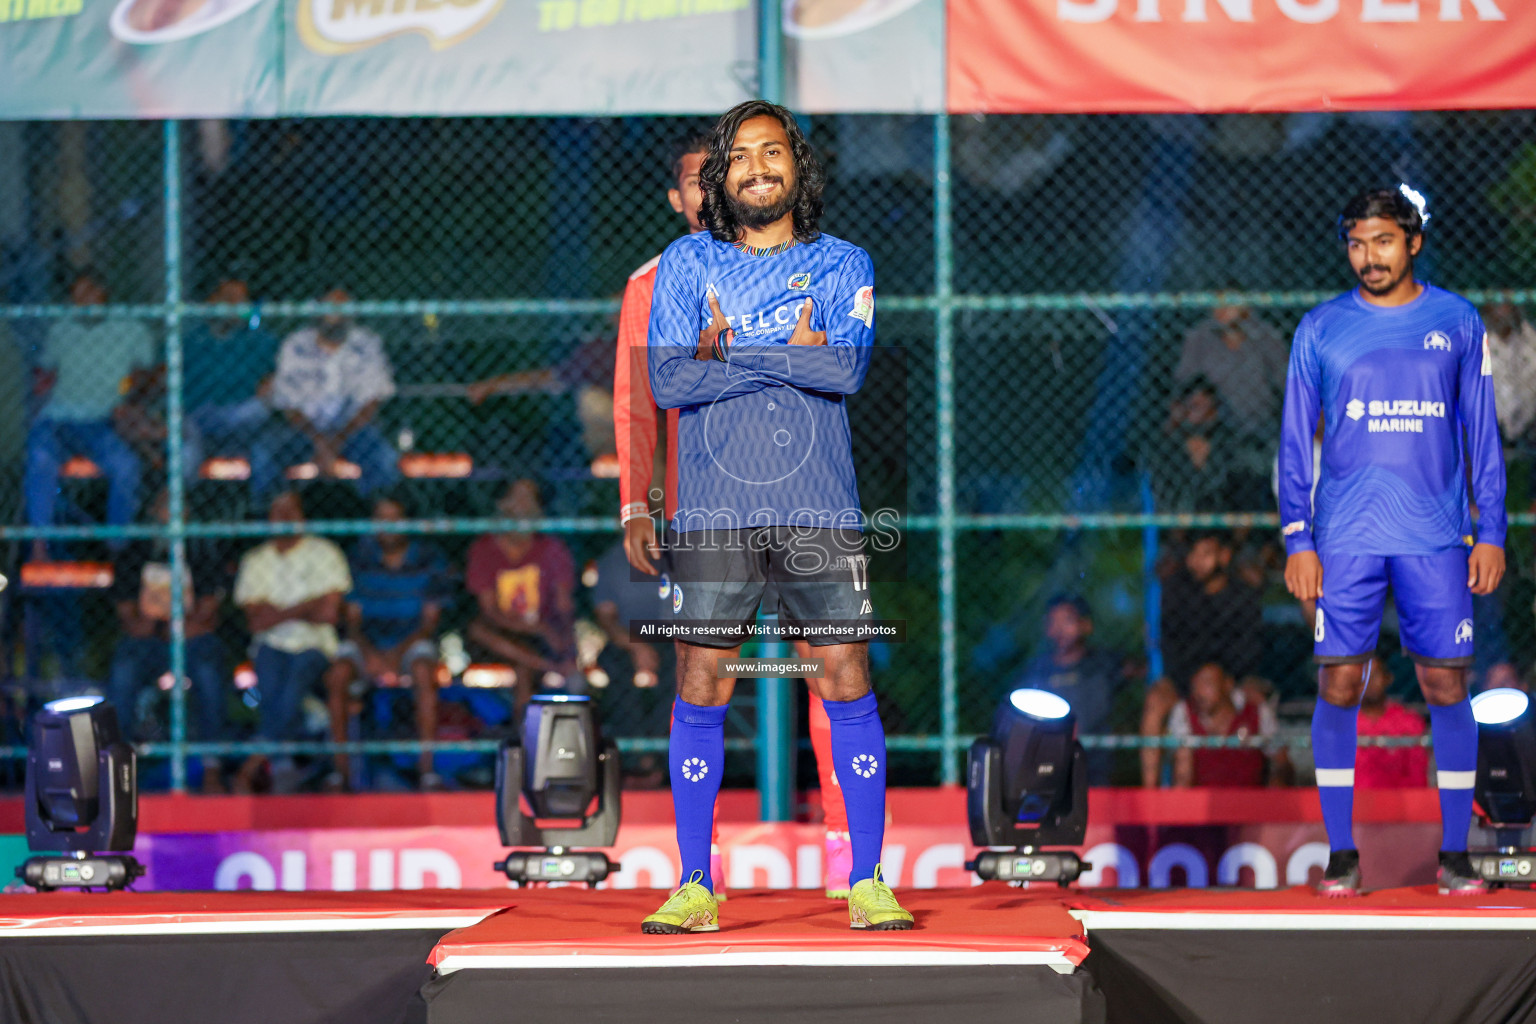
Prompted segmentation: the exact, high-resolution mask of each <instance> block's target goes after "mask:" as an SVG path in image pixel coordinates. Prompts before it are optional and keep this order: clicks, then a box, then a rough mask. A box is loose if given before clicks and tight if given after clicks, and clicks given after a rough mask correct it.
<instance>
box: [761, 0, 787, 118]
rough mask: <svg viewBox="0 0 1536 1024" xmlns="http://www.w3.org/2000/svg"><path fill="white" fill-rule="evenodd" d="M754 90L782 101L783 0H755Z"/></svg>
mask: <svg viewBox="0 0 1536 1024" xmlns="http://www.w3.org/2000/svg"><path fill="white" fill-rule="evenodd" d="M757 93H758V95H759V96H761V97H762V98H763V99H765V100H767V101H768V102H769V103H783V102H784V3H783V0H757Z"/></svg>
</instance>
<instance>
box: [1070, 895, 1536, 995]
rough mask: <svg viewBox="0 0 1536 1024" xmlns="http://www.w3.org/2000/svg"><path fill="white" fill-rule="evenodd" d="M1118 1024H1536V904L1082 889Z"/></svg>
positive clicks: (1078, 912)
mask: <svg viewBox="0 0 1536 1024" xmlns="http://www.w3.org/2000/svg"><path fill="white" fill-rule="evenodd" d="M1068 902H1069V903H1070V904H1071V905H1072V906H1073V916H1074V917H1076V918H1077V919H1078V920H1079V921H1080V922H1081V923H1082V924H1083V926H1084V928H1085V930H1086V931H1087V934H1088V945H1089V950H1090V952H1089V954H1088V958H1087V959H1086V960H1085V961H1084V963H1083V966H1084V967H1085V968H1086V969H1087V971H1088V972H1089V973H1091V974H1092V975H1093V977H1094V979H1095V980H1096V981H1097V983H1098V986H1099V988H1100V989H1101V990H1102V991H1103V993H1104V997H1105V1000H1106V1001H1107V1003H1108V1010H1109V1024H1233V1022H1240V1024H1376V1022H1383V1024H1385V1022H1391V1024H1399V1022H1403V1024H1407V1022H1412V1024H1521V1022H1530V1024H1536V894H1533V893H1530V892H1520V891H1512V890H1496V891H1494V892H1492V893H1489V894H1487V895H1479V896H1440V895H1438V894H1437V893H1436V892H1435V889H1434V887H1433V886H1424V887H1418V888H1411V889H1386V890H1381V891H1379V892H1373V893H1370V894H1369V895H1366V896H1361V897H1357V898H1353V899H1324V898H1322V897H1320V896H1318V895H1316V894H1315V893H1313V892H1312V890H1311V889H1309V888H1306V887H1300V886H1298V887H1295V888H1291V889H1271V890H1265V891H1259V892H1255V891H1252V890H1247V891H1244V890H1237V889H1225V890H1220V889H1207V890H1194V889H1186V890H1161V891H1156V890H1153V891H1146V890H1140V891H1125V892H1107V891H1102V890H1100V891H1097V892H1093V891H1084V892H1082V893H1079V894H1075V895H1073V896H1070V897H1068Z"/></svg>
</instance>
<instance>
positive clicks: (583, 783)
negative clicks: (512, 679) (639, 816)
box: [496, 694, 621, 885]
mask: <svg viewBox="0 0 1536 1024" xmlns="http://www.w3.org/2000/svg"><path fill="white" fill-rule="evenodd" d="M620 782H621V776H620V765H619V749H618V747H617V746H615V745H614V744H613V743H612V742H611V741H606V740H604V739H603V735H602V730H601V728H600V727H599V725H598V721H597V713H596V709H595V708H593V706H592V702H591V700H590V699H588V698H587V697H583V696H576V695H573V694H541V695H539V696H536V697H534V698H533V699H532V700H531V701H529V703H528V706H527V708H526V709H524V711H523V720H522V723H521V727H520V728H519V729H518V731H517V734H516V737H515V738H513V739H510V740H508V741H507V742H506V743H503V744H502V747H501V752H500V756H499V757H498V758H497V761H496V824H497V827H498V828H499V829H500V832H501V841H502V844H503V845H505V846H523V847H527V846H532V847H542V848H544V850H545V851H546V852H547V853H548V856H534V855H532V854H529V855H526V856H525V855H521V854H511V855H508V857H507V859H506V860H504V861H500V862H498V863H497V865H496V868H497V870H499V871H503V872H504V873H505V874H506V876H507V878H508V879H510V880H511V881H513V882H517V883H527V882H547V881H576V882H587V883H589V884H592V885H595V884H597V883H598V882H600V881H602V880H603V879H604V878H606V877H607V876H608V874H609V873H610V872H611V871H612V870H614V868H613V865H612V863H611V862H609V860H608V858H607V856H605V855H604V854H602V853H599V852H595V851H586V852H581V851H570V850H568V849H567V848H568V847H571V846H612V845H613V844H614V841H615V840H617V839H618V834H619V790H620ZM525 804H526V809H525V807H524V805H525ZM541 819H543V820H542V821H541ZM550 819H560V821H559V822H558V823H556V822H554V821H551V820H550Z"/></svg>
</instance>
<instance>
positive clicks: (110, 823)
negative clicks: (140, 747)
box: [16, 697, 144, 891]
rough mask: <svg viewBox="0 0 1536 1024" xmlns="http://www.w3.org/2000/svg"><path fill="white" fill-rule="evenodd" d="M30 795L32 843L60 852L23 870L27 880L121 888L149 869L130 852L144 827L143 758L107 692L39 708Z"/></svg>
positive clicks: (44, 887) (49, 885)
mask: <svg viewBox="0 0 1536 1024" xmlns="http://www.w3.org/2000/svg"><path fill="white" fill-rule="evenodd" d="M25 800H26V826H27V848H28V849H30V850H33V851H38V852H46V853H52V854H54V855H52V856H49V855H44V856H39V857H32V858H30V859H28V860H27V861H26V863H24V864H22V865H21V866H20V867H18V868H17V869H16V875H17V877H19V878H21V879H22V881H24V882H26V883H27V884H28V885H30V886H32V887H33V888H35V889H38V890H41V891H48V890H51V889H121V888H123V887H125V886H128V885H132V884H133V881H134V879H136V878H138V877H139V876H140V875H142V874H144V868H143V867H142V866H140V864H139V862H138V861H136V860H134V859H133V857H131V856H128V855H127V854H128V851H131V850H132V849H133V840H134V836H135V834H136V833H137V831H138V821H139V808H138V777H137V764H136V761H135V759H134V753H133V748H132V747H130V746H128V744H126V743H124V742H123V740H122V735H121V733H120V732H119V731H118V727H117V712H116V711H115V710H113V708H112V705H110V704H108V703H107V702H106V701H105V700H103V699H102V698H100V697H66V698H64V699H62V700H56V701H53V702H51V703H49V704H46V705H44V706H43V709H42V711H40V712H38V714H37V717H36V718H35V719H34V720H33V722H32V742H31V745H30V746H29V747H28V748H27V778H26V790H25ZM58 854H67V856H60V855H58Z"/></svg>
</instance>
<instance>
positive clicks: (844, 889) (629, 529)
mask: <svg viewBox="0 0 1536 1024" xmlns="http://www.w3.org/2000/svg"><path fill="white" fill-rule="evenodd" d="M708 149H709V136H708V135H696V136H693V137H691V138H689V139H687V140H686V141H684V142H683V143H681V144H680V145H678V147H677V148H676V150H675V151H674V153H673V157H672V187H671V188H670V189H668V190H667V200H668V201H669V202H670V203H671V204H672V209H674V210H676V211H677V212H678V213H680V214H682V215H683V217H684V218H685V219H686V220H687V221H688V231H689V232H690V233H697V232H699V231H703V230H704V226H703V225H702V224H700V223H699V208H700V206H701V205H702V204H703V202H704V194H703V193H702V192H701V191H700V190H699V168H700V167H701V166H702V165H703V163H704V156H705V153H706V152H708ZM660 261H661V257H660V256H659V255H658V256H657V257H656V258H655V259H652V260H649V261H647V262H646V263H645V264H643V265H642V266H641V267H639V268H638V269H637V270H636V271H635V272H634V273H633V274H630V275H629V284H628V285H626V286H625V288H624V303H623V306H622V307H621V308H620V310H619V344H618V354H617V360H616V363H615V366H614V375H613V433H614V441H615V442H616V443H617V446H618V453H619V519H620V521H621V523H622V524H623V526H624V554H625V555H626V556H627V557H628V558H629V564H630V565H632V566H634V567H635V568H636V569H638V570H639V571H641V572H643V573H646V574H648V575H651V576H658V575H660V574H661V572H662V570H661V568H659V567H658V565H657V559H659V558H661V557H662V552H661V550H660V548H659V547H658V545H657V542H656V523H655V520H654V519H652V518H651V503H652V501H653V500H657V499H660V502H661V504H662V509H663V511H664V513H665V515H666V517H667V519H668V520H670V519H671V518H672V515H673V513H674V512H676V511H677V410H676V409H669V410H667V413H666V423H667V447H666V455H667V461H666V467H665V471H664V474H665V476H664V478H665V487H664V489H663V490H661V491H660V492H652V490H651V480H652V477H653V475H654V472H655V463H656V446H657V441H658V438H659V435H660V429H659V427H658V424H657V419H658V413H659V410H658V409H657V408H656V401H655V399H654V398H653V397H652V395H651V378H650V371H649V368H648V364H647V350H646V332H647V330H648V329H649V326H650V322H651V294H652V291H653V290H654V288H655V286H656V267H657V264H658V263H660ZM795 654H796V656H797V657H799V658H802V659H809V658H810V657H811V651H810V645H808V644H807V643H806V642H805V641H803V640H797V641H795ZM810 731H811V748H812V749H813V750H814V751H815V753H816V774H817V776H818V777H819V778H820V780H821V803H822V812H823V817H824V824H825V826H826V832H827V836H826V851H825V852H826V857H825V860H824V861H823V876H824V881H825V884H826V890H827V897H828V898H829V899H847V898H848V891H849V886H848V871H849V868H850V867H851V866H852V851H851V847H850V844H849V839H848V812H847V810H846V809H845V807H844V805H843V794H842V790H841V788H840V787H839V786H838V783H837V774H836V772H834V771H833V770H832V727H831V723H830V722H829V721H828V720H827V712H826V709H825V708H823V707H822V704H821V701H820V700H819V699H818V698H817V697H816V696H815V695H814V694H812V695H811V697H810ZM711 873H712V874H714V875H716V876H717V877H716V879H715V881H716V883H717V888H716V892H721V891H723V889H722V888H721V887H720V885H721V883H723V882H724V879H723V878H720V877H718V876H719V871H718V870H713V871H712V872H711Z"/></svg>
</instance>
